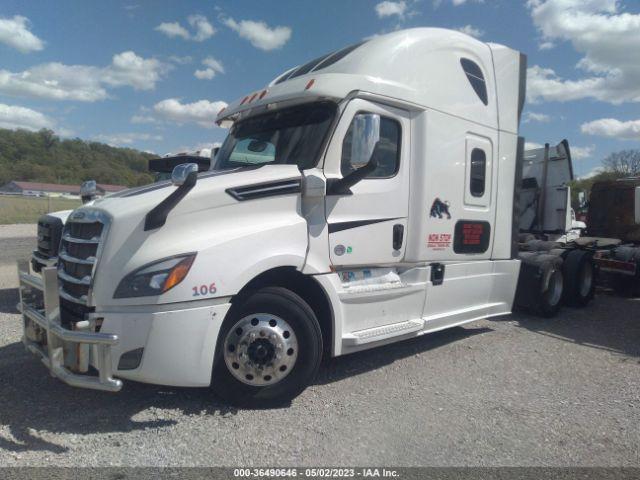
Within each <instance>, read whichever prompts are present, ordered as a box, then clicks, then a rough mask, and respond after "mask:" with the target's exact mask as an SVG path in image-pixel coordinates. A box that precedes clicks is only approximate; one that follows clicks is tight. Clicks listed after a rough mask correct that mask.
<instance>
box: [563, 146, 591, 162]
mask: <svg viewBox="0 0 640 480" xmlns="http://www.w3.org/2000/svg"><path fill="white" fill-rule="evenodd" d="M569 150H570V151H571V158H572V159H573V160H584V159H585V158H590V157H591V155H593V152H595V150H596V146H595V145H588V146H586V147H577V146H570V147H569Z"/></svg>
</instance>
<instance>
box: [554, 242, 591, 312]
mask: <svg viewBox="0 0 640 480" xmlns="http://www.w3.org/2000/svg"><path fill="white" fill-rule="evenodd" d="M562 270H563V274H564V280H565V288H564V294H563V300H564V302H565V303H566V304H567V305H570V306H572V307H584V306H585V305H587V304H588V303H589V302H590V301H591V300H592V299H593V296H594V293H595V289H596V281H595V280H596V279H595V267H594V264H593V260H592V257H591V255H590V254H589V253H588V252H585V251H583V250H572V251H571V252H569V255H567V258H566V259H565V261H564V263H563V267H562Z"/></svg>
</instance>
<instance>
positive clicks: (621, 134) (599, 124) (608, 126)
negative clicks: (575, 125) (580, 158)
mask: <svg viewBox="0 0 640 480" xmlns="http://www.w3.org/2000/svg"><path fill="white" fill-rule="evenodd" d="M580 130H581V131H582V133H586V134H587V135H597V136H599V137H609V138H617V139H620V140H636V141H640V120H630V121H628V122H621V121H620V120H616V119H615V118H602V119H600V120H594V121H592V122H587V123H584V124H582V126H581V127H580Z"/></svg>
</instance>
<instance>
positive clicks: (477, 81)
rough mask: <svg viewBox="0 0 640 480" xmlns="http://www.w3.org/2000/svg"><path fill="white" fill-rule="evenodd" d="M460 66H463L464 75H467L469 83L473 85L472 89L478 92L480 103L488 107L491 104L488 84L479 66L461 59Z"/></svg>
mask: <svg viewBox="0 0 640 480" xmlns="http://www.w3.org/2000/svg"><path fill="white" fill-rule="evenodd" d="M460 65H462V70H464V73H465V74H466V75H467V79H468V80H469V83H471V87H472V88H473V90H474V91H475V92H476V95H478V97H479V98H480V101H481V102H482V103H484V104H485V105H487V104H488V103H489V98H488V96H487V84H486V82H485V80H484V75H482V70H480V67H479V66H478V64H477V63H475V62H473V61H471V60H469V59H468V58H461V59H460Z"/></svg>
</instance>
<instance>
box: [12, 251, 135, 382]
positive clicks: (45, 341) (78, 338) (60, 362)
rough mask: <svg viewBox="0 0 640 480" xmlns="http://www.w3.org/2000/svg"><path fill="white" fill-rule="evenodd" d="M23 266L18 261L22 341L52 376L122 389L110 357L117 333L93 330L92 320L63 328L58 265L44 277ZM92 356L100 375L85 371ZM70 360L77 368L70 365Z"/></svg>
mask: <svg viewBox="0 0 640 480" xmlns="http://www.w3.org/2000/svg"><path fill="white" fill-rule="evenodd" d="M24 267H25V265H24V264H23V263H21V262H20V263H18V279H19V282H20V283H19V292H20V304H19V309H20V311H21V312H22V316H23V327H24V332H23V337H22V341H23V343H24V345H25V347H26V348H27V350H29V351H31V352H32V353H34V354H36V355H38V356H39V357H40V359H41V360H42V362H43V363H44V364H45V365H46V366H47V368H48V369H49V370H50V371H51V374H52V375H53V376H55V377H58V378H59V379H60V380H62V381H63V382H65V383H67V384H69V385H72V386H74V387H83V388H91V389H94V390H106V391H110V392H117V391H119V390H120V389H121V388H122V381H120V380H118V379H116V378H113V373H112V372H113V370H112V357H111V353H112V348H113V346H115V345H117V344H118V341H119V339H118V336H117V335H114V334H107V333H96V332H92V331H91V329H92V326H91V324H90V322H89V321H86V322H78V324H77V326H76V330H68V329H66V328H63V327H62V325H61V324H60V306H59V301H58V277H57V269H56V268H55V267H46V268H43V269H42V277H37V276H35V275H32V274H31V272H30V270H29V269H28V268H26V269H25V268H24ZM38 299H40V300H38ZM43 307H44V308H43ZM91 350H93V351H91ZM69 357H72V358H69ZM90 357H93V359H94V363H95V367H96V369H97V370H98V376H92V375H87V374H86V372H87V371H88V366H89V359H90ZM70 361H72V362H73V364H74V365H75V367H76V369H75V370H76V371H72V370H71V369H70V368H69V364H70Z"/></svg>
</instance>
